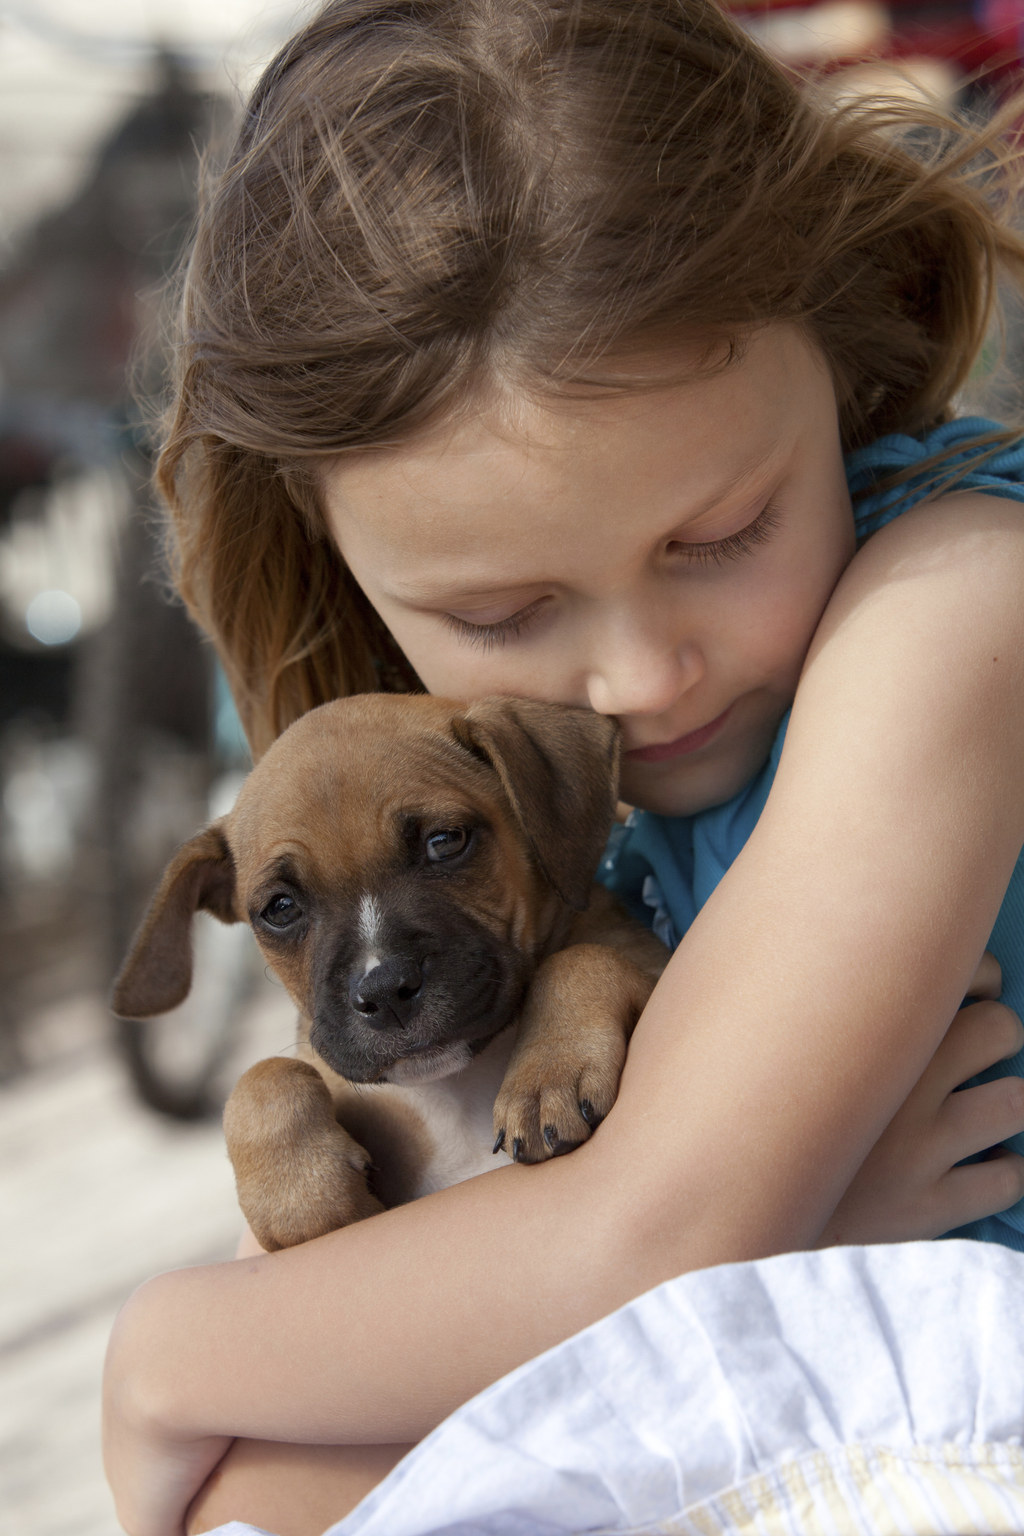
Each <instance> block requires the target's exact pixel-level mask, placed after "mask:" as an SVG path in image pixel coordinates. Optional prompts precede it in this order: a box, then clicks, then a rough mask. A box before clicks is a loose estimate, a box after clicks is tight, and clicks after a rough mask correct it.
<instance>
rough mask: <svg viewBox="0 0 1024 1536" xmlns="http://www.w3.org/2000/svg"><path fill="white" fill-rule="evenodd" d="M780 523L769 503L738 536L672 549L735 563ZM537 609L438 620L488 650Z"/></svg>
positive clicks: (706, 560) (512, 635)
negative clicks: (485, 619)
mask: <svg viewBox="0 0 1024 1536" xmlns="http://www.w3.org/2000/svg"><path fill="white" fill-rule="evenodd" d="M779 521H780V518H779V512H778V508H777V507H776V505H775V503H774V502H772V501H769V502H766V503H765V505H764V506H763V507H762V508H761V511H760V512H759V513H758V514H757V516H756V517H755V518H754V521H753V522H752V523H748V524H747V526H746V527H745V528H741V529H740V530H739V532H738V533H731V534H729V536H728V538H725V539H710V540H708V541H707V542H706V543H704V544H684V543H683V542H682V541H677V542H675V544H674V546H673V547H674V548H675V549H676V550H677V551H678V552H679V553H680V554H682V555H683V556H684V557H685V558H686V559H687V560H689V561H693V562H694V563H695V564H697V565H721V564H723V562H724V561H726V560H738V559H739V558H740V557H741V556H742V555H748V554H750V553H751V551H752V550H754V549H756V548H757V546H758V545H759V544H766V543H767V542H768V540H769V539H770V538H771V536H772V534H773V533H774V532H775V530H776V528H777V527H778V526H779ZM539 607H540V604H539V603H530V605H529V606H528V607H526V608H521V609H520V610H519V612H518V613H512V614H509V616H508V618H507V619H499V620H498V622H497V623H496V624H470V623H469V621H468V620H467V619H460V618H458V617H457V615H456V614H454V613H443V614H442V615H441V617H442V619H443V620H444V622H445V624H446V625H447V627H448V628H449V629H450V630H451V631H452V632H453V633H454V634H456V635H458V636H459V638H460V639H462V640H468V641H469V643H470V644H471V645H478V646H479V647H480V648H481V650H484V651H491V650H493V649H494V648H495V646H499V645H505V644H507V642H508V641H510V640H515V639H517V638H518V637H519V635H521V634H522V632H523V630H524V629H525V628H526V627H527V625H528V624H530V623H531V622H532V620H533V619H534V618H535V617H536V615H537V611H538V609H539Z"/></svg>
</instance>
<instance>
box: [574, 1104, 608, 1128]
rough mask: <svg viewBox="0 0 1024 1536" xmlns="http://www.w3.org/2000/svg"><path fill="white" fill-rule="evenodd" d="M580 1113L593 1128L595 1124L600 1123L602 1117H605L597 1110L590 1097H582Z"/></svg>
mask: <svg viewBox="0 0 1024 1536" xmlns="http://www.w3.org/2000/svg"><path fill="white" fill-rule="evenodd" d="M580 1114H581V1115H582V1116H583V1118H584V1120H585V1121H586V1122H587V1124H588V1125H589V1126H590V1129H591V1130H593V1129H594V1127H595V1125H600V1124H601V1121H602V1119H603V1118H604V1116H603V1115H599V1114H598V1112H597V1110H596V1109H595V1108H594V1106H593V1104H591V1102H590V1100H589V1099H580Z"/></svg>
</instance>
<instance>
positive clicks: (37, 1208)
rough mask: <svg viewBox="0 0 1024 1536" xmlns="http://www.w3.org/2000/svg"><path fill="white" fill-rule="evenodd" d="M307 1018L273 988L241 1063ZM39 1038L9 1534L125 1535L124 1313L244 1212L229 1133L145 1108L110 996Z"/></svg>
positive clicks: (15, 1260) (16, 1338)
mask: <svg viewBox="0 0 1024 1536" xmlns="http://www.w3.org/2000/svg"><path fill="white" fill-rule="evenodd" d="M293 1022H294V1010H293V1008H292V1005H291V1004H290V1003H289V1001H288V999H287V997H286V996H285V995H284V993H283V991H282V990H281V989H280V988H277V987H274V986H273V985H271V984H270V983H269V982H268V983H267V984H266V987H265V989H264V990H263V991H262V992H261V993H260V995H259V996H258V998H257V1000H256V1002H255V1003H254V1004H253V1006H252V1008H251V1010H250V1013H249V1015H248V1016H247V1018H246V1021H245V1027H244V1030H243V1031H242V1032H241V1036H240V1041H241V1043H240V1047H239V1060H238V1064H237V1065H238V1071H241V1070H244V1067H245V1066H246V1065H248V1063H249V1062H251V1061H254V1060H257V1059H258V1058H259V1057H261V1056H264V1055H269V1054H273V1053H274V1052H275V1051H279V1050H282V1049H284V1048H286V1047H287V1045H288V1043H289V1041H290V1039H291V1038H292V1031H293ZM32 1039H33V1050H32V1055H33V1057H34V1059H35V1060H36V1061H37V1062H38V1061H40V1060H41V1059H42V1058H43V1057H46V1058H47V1059H48V1061H49V1065H47V1066H46V1067H43V1066H36V1067H35V1068H34V1069H33V1070H31V1071H29V1072H28V1073H26V1074H25V1075H24V1076H22V1077H20V1078H18V1079H16V1080H15V1081H14V1082H12V1083H10V1084H8V1085H5V1086H4V1087H2V1088H0V1170H2V1171H0V1233H2V1239H0V1241H2V1245H3V1257H2V1259H0V1271H2V1281H0V1512H2V1513H0V1530H2V1531H4V1532H8V1531H9V1532H11V1533H12V1536H15V1533H16V1536H117V1532H118V1530H119V1527H118V1525H117V1521H116V1520H115V1518H114V1513H113V1505H112V1502H111V1499H110V1495H109V1493H108V1491H107V1488H106V1484H105V1482H104V1480H103V1472H102V1468H101V1465H100V1451H99V1388H100V1373H101V1369H102V1363H103V1353H104V1349H105V1346H106V1340H107V1336H108V1334H109V1332H110V1327H111V1324H112V1322H113V1320H114V1316H115V1314H116V1312H117V1310H118V1308H119V1306H120V1305H121V1303H122V1302H123V1301H124V1300H125V1299H126V1298H127V1296H128V1295H129V1294H130V1293H131V1291H132V1290H133V1289H134V1287H135V1286H136V1285H137V1284H139V1282H140V1281H142V1280H144V1279H146V1278H147V1276H149V1275H152V1274H155V1273H157V1272H158V1271H160V1270H165V1269H173V1268H177V1267H179V1266H181V1265H187V1264H197V1263H199V1264H201V1263H206V1262H209V1261H213V1260H217V1259H222V1258H227V1257H230V1255H231V1253H232V1251H233V1248H234V1244H235V1242H236V1240H237V1235H238V1230H239V1223H240V1218H239V1215H238V1209H237V1206H236V1203H235V1192H234V1183H233V1179H232V1175H231V1168H230V1165H229V1164H228V1161H227V1157H226V1155H225V1152H224V1143H223V1138H222V1135H221V1130H220V1126H219V1125H218V1124H215V1123H214V1124H203V1125H200V1126H189V1125H175V1124H173V1123H172V1122H170V1121H167V1120H162V1119H160V1118H158V1117H157V1116H156V1115H154V1114H153V1113H152V1112H151V1111H149V1110H147V1109H144V1108H143V1107H142V1106H141V1105H139V1104H138V1103H137V1101H136V1100H135V1099H134V1098H133V1096H132V1094H131V1091H130V1089H129V1088H128V1086H127V1084H126V1081H125V1078H124V1076H123V1073H122V1070H121V1068H120V1065H119V1063H118V1061H117V1060H116V1058H115V1057H114V1056H113V1055H112V1053H111V1051H110V1048H109V1043H108V1039H109V1016H108V1015H107V1013H106V1010H105V1007H104V1005H103V1002H102V1000H101V999H100V998H99V997H93V996H88V995H87V996H80V997H76V998H74V999H72V1000H69V1001H67V1002H64V1003H61V1004H59V1005H57V1006H54V1007H52V1008H50V1009H49V1010H47V1011H46V1012H45V1013H41V1014H39V1015H38V1016H37V1018H36V1019H34V1020H33V1021H32Z"/></svg>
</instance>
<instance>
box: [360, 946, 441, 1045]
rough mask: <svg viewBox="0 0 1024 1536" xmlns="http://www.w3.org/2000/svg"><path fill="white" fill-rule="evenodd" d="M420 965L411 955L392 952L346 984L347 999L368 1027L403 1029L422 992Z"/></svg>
mask: <svg viewBox="0 0 1024 1536" xmlns="http://www.w3.org/2000/svg"><path fill="white" fill-rule="evenodd" d="M423 972H424V966H423V965H422V964H421V963H420V962H419V961H418V960H417V959H416V958H415V956H413V955H392V956H390V957H389V958H387V959H385V960H381V961H380V963H379V964H378V965H375V966H374V967H373V968H372V970H369V971H366V972H364V974H363V975H362V976H358V977H356V976H353V977H352V979H351V980H350V981H349V984H348V1000H349V1002H350V1003H351V1004H352V1007H353V1009H354V1011H355V1012H356V1013H358V1014H362V1016H363V1018H365V1020H366V1022H367V1024H369V1025H370V1027H371V1029H384V1030H393V1029H399V1030H404V1029H406V1028H407V1027H408V1025H409V1023H410V1022H411V1020H412V1019H413V1017H414V1015H415V1013H416V1011H417V1009H418V1008H419V1004H420V1000H421V998H422V996H423Z"/></svg>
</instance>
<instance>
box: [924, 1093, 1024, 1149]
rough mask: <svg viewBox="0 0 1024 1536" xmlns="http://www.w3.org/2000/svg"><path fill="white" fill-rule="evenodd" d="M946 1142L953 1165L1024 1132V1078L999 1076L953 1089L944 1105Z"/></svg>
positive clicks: (943, 1123)
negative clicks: (985, 1081) (991, 1080)
mask: <svg viewBox="0 0 1024 1536" xmlns="http://www.w3.org/2000/svg"><path fill="white" fill-rule="evenodd" d="M941 1126H942V1145H943V1146H944V1148H945V1156H946V1157H947V1158H948V1159H949V1165H952V1164H953V1163H957V1162H960V1161H961V1160H962V1159H963V1158H965V1157H974V1156H975V1154H976V1153H978V1152H986V1151H987V1150H988V1149H989V1147H994V1146H996V1145H998V1143H999V1142H1001V1141H1006V1140H1007V1139H1008V1138H1009V1137H1010V1136H1019V1135H1020V1134H1021V1133H1022V1132H1024V1078H1021V1077H997V1078H996V1079H995V1080H994V1082H991V1083H979V1084H978V1085H977V1087H975V1088H965V1089H964V1090H963V1092H962V1093H952V1094H950V1096H949V1098H948V1099H947V1100H946V1103H945V1104H944V1105H943V1107H942V1115H941Z"/></svg>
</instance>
